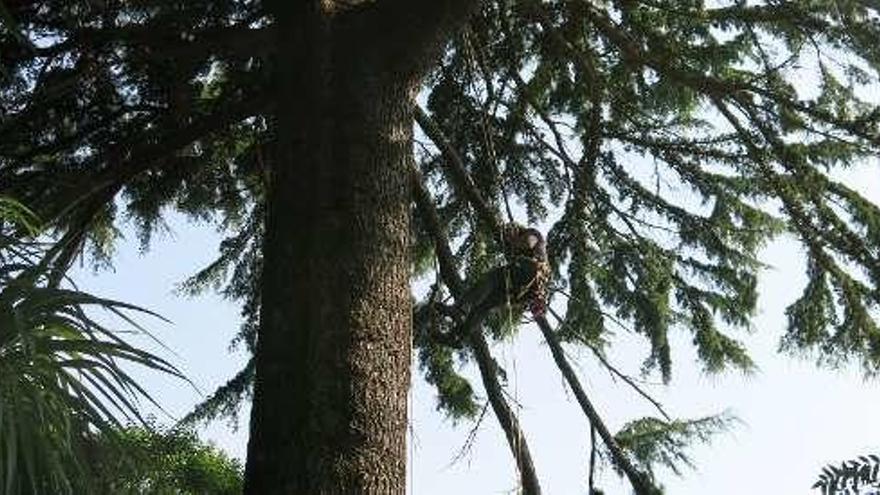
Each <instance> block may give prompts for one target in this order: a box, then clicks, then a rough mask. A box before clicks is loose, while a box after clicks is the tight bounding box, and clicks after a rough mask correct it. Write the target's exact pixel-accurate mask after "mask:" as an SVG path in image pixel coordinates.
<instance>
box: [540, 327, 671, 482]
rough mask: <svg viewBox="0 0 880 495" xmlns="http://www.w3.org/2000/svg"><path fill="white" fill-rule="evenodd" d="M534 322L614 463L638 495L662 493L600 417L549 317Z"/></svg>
mask: <svg viewBox="0 0 880 495" xmlns="http://www.w3.org/2000/svg"><path fill="white" fill-rule="evenodd" d="M535 323H537V324H538V328H540V329H541V333H543V334H544V339H545V340H546V341H547V344H548V345H549V346H550V352H551V353H552V354H553V360H554V361H556V366H557V367H558V368H559V370H560V371H562V375H563V376H564V377H565V381H566V382H568V386H569V387H571V390H572V392H574V396H575V398H576V399H577V401H578V404H580V406H581V409H582V410H583V411H584V414H585V415H586V416H587V418H588V419H589V420H590V425H591V426H592V427H593V428H595V429H596V432H597V433H599V437H601V438H602V441H603V442H604V443H605V446H606V447H608V451H609V452H611V457H612V459H613V460H614V464H615V465H616V466H617V467H618V468H620V470H621V471H623V473H624V474H625V475H626V477H627V478H628V479H629V482H630V484H631V485H632V487H633V489H634V490H635V491H636V494H637V495H659V494H660V493H661V492H660V491H659V490H658V489H657V487H655V486H654V484H653V483H652V482H651V480H650V479H649V478H648V477H647V475H645V474H644V473H642V472H640V471H639V470H638V469H637V468H636V467H635V466H634V465H633V464H632V462H631V461H630V459H629V457H627V455H626V453H624V452H623V449H621V448H620V446H619V445H618V444H617V441H616V440H615V439H614V436H613V435H612V434H611V431H610V430H608V427H607V426H606V425H605V422H604V421H603V420H602V417H601V416H599V413H598V412H597V411H596V408H595V407H594V406H593V403H592V402H590V399H589V398H588V397H587V394H586V392H584V389H583V387H582V386H581V383H580V380H578V377H577V374H576V373H575V372H574V369H573V368H572V367H571V364H569V362H568V360H567V359H566V357H565V352H564V351H563V349H562V344H560V343H559V339H558V338H557V337H556V334H555V333H554V332H553V329H552V328H550V323H548V322H547V319H546V318H545V317H543V316H538V317H535Z"/></svg>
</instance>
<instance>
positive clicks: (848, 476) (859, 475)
mask: <svg viewBox="0 0 880 495" xmlns="http://www.w3.org/2000/svg"><path fill="white" fill-rule="evenodd" d="M812 488H813V489H814V490H819V491H820V492H821V493H822V495H849V494H856V493H862V494H863V495H877V494H878V493H880V457H878V456H877V455H874V454H869V455H866V456H864V455H863V456H859V458H858V459H853V460H849V461H843V462H841V463H840V466H839V467H838V466H836V465H833V464H829V465H827V466H825V467H824V468H822V473H821V474H819V479H818V481H816V483H815V484H813V486H812ZM866 490H867V491H866Z"/></svg>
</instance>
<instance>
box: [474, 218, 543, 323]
mask: <svg viewBox="0 0 880 495" xmlns="http://www.w3.org/2000/svg"><path fill="white" fill-rule="evenodd" d="M503 241H504V250H505V253H504V254H505V256H506V258H507V263H506V264H505V265H503V266H500V267H498V268H495V269H493V270H491V271H489V272H488V273H486V274H485V275H484V276H483V277H482V278H481V279H480V280H478V281H477V282H476V283H475V284H474V285H473V286H471V288H470V289H468V291H467V292H466V293H465V294H464V296H463V297H462V301H461V304H460V305H459V307H460V309H461V311H462V312H463V313H464V314H465V315H470V314H476V315H480V316H483V315H486V314H488V312H489V311H491V310H492V309H494V308H497V307H499V306H502V305H506V304H523V303H524V304H525V305H526V307H527V308H528V310H529V311H530V312H531V313H532V314H533V315H534V316H541V315H543V314H544V312H545V311H546V309H547V282H548V280H549V275H550V266H549V264H548V263H547V248H546V245H545V242H544V237H543V236H542V235H541V233H540V232H539V231H538V230H537V229H534V228H527V227H523V226H521V225H518V224H508V225H506V226H505V227H504V233H503Z"/></svg>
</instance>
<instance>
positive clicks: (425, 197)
mask: <svg viewBox="0 0 880 495" xmlns="http://www.w3.org/2000/svg"><path fill="white" fill-rule="evenodd" d="M411 174H412V188H413V193H414V194H413V196H414V201H415V203H416V207H417V209H418V212H419V214H420V215H421V216H422V218H423V219H424V221H425V224H426V226H427V228H428V231H429V233H430V235H431V237H432V238H433V239H434V251H435V254H436V255H437V261H438V264H439V265H440V276H441V277H442V279H443V282H444V283H445V284H446V286H447V287H449V291H450V292H451V293H452V296H453V298H454V299H456V300H459V298H461V296H462V294H463V293H464V290H465V287H464V282H463V281H462V280H461V278H460V277H459V275H458V269H457V267H456V262H455V256H454V255H453V254H452V250H451V249H450V248H449V240H448V237H447V235H446V232H445V230H444V229H443V225H442V224H441V223H440V217H439V215H438V214H437V209H436V208H435V207H434V202H433V200H432V198H431V193H430V191H428V190H427V188H426V187H425V184H424V180H423V179H422V177H421V174H420V173H419V171H418V170H417V169H416V168H415V167H412V170H411ZM485 316H486V315H485V314H482V315H476V314H472V315H469V317H468V321H466V322H465V325H464V328H465V333H466V335H465V337H466V339H467V345H468V348H469V349H470V350H471V352H472V353H473V355H474V358H475V360H476V362H477V366H478V367H479V370H480V378H481V379H482V381H483V387H484V388H485V389H486V394H487V395H488V398H489V403H490V404H491V405H492V411H493V412H494V413H495V416H496V417H497V418H498V423H499V424H500V425H501V428H502V429H503V430H504V433H505V435H506V436H507V443H508V445H509V447H510V450H511V452H512V453H513V457H514V460H515V461H516V464H517V468H518V470H519V473H520V482H521V483H522V488H523V493H525V494H527V495H538V494H540V493H541V486H540V483H539V481H538V475H537V472H536V471H535V466H534V462H533V461H532V456H531V453H530V451H529V446H528V443H527V442H526V438H525V436H524V434H523V431H522V428H521V426H520V424H519V420H518V419H517V417H516V415H515V414H514V413H513V411H512V410H511V408H510V406H509V405H508V404H507V400H506V399H505V398H504V391H503V388H502V386H501V383H500V382H499V381H498V365H497V364H496V363H495V359H494V358H493V357H492V353H491V352H490V350H489V344H488V343H487V342H486V339H485V337H483V334H482V332H480V326H481V324H482V321H483V318H484V317H485Z"/></svg>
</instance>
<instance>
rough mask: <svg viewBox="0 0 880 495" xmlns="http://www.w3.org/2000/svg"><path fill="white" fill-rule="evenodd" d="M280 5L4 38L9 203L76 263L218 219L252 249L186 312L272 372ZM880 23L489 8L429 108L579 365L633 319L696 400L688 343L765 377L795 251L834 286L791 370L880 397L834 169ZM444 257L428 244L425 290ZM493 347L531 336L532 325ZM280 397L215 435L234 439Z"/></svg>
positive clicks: (874, 126)
mask: <svg viewBox="0 0 880 495" xmlns="http://www.w3.org/2000/svg"><path fill="white" fill-rule="evenodd" d="M267 3H268V2H263V1H239V0H223V1H217V0H210V1H209V0H192V1H187V2H170V3H160V4H154V3H144V2H48V1H35V2H16V3H15V4H12V5H7V9H6V11H7V14H8V15H7V17H10V18H14V19H15V21H16V22H15V24H16V25H17V27H18V29H15V30H10V29H3V30H0V193H14V194H13V195H14V196H15V197H19V198H23V199H24V200H25V201H26V202H27V204H29V205H35V207H36V208H37V209H38V211H37V213H38V214H40V216H41V217H42V218H46V219H51V220H52V222H51V225H52V228H53V229H55V233H56V234H57V235H58V236H59V237H61V239H63V240H64V241H65V242H63V243H62V244H61V245H62V246H63V247H62V248H61V249H59V250H58V251H56V252H54V253H53V259H54V260H55V261H56V266H65V265H66V264H68V263H69V261H70V260H71V259H73V258H74V257H75V255H76V254H77V253H79V252H80V251H81V250H83V249H85V248H91V250H92V252H93V253H95V254H98V255H105V256H106V255H108V253H109V252H110V250H111V249H112V243H113V241H114V239H115V234H116V227H117V226H118V225H119V223H120V221H122V220H123V219H126V218H128V219H132V220H133V221H134V222H135V224H136V225H137V226H138V228H139V229H140V230H139V234H140V238H141V240H142V241H143V243H144V246H145V247H146V246H147V245H148V243H149V240H150V235H151V233H153V232H154V231H155V230H156V229H161V228H162V226H163V222H162V216H163V213H164V212H165V211H166V210H168V209H172V208H173V209H177V210H179V211H183V212H186V213H187V214H188V215H190V216H192V217H193V218H196V219H199V220H209V221H213V222H215V224H216V225H217V227H218V228H219V229H220V230H221V231H223V232H224V233H225V234H226V235H227V240H226V241H224V243H223V244H222V245H221V249H220V253H219V256H218V259H217V261H216V262H215V263H213V264H211V265H210V266H208V267H206V269H205V270H203V271H201V272H199V273H198V274H197V275H196V276H194V277H193V278H192V279H191V280H190V281H189V282H188V283H187V284H185V286H184V287H183V289H184V290H186V291H193V292H197V291H199V290H206V289H213V288H220V290H221V291H222V292H223V293H224V294H225V295H226V296H228V297H229V298H231V299H233V300H236V301H239V302H241V303H242V307H243V315H244V319H245V323H244V325H243V326H242V330H241V333H240V335H239V337H238V338H237V340H236V343H243V344H244V345H246V346H247V347H248V348H250V349H252V348H253V344H254V342H255V339H256V328H257V322H258V319H257V315H258V314H259V308H260V300H259V291H258V290H257V287H258V286H259V277H260V273H261V270H262V266H261V251H260V249H261V246H262V243H263V223H262V222H263V218H264V201H265V198H264V195H265V189H266V185H267V184H268V183H269V182H270V181H271V179H272V165H273V163H272V162H273V153H272V152H271V150H272V147H273V144H274V143H275V142H276V141H277V140H278V139H279V137H278V136H276V127H275V122H276V116H275V114H274V110H273V105H272V103H273V101H274V100H275V99H277V98H278V96H279V95H278V94H277V91H276V88H277V86H276V84H275V83H274V82H273V80H272V77H273V74H275V73H277V72H278V71H277V70H275V69H276V65H277V64H278V63H279V61H281V62H280V63H287V61H289V60H292V59H293V58H291V57H292V55H293V54H289V53H284V54H279V53H276V52H275V47H274V43H273V40H274V38H273V24H274V19H272V17H271V15H270V13H269V10H268V9H267ZM878 13H880V12H878V7H877V4H876V2H871V1H867V0H835V1H831V0H814V1H810V2H793V1H786V2H765V3H754V2H739V1H724V2H703V1H697V0H688V1H679V0H652V1H629V0H611V1H607V2H589V1H583V0H545V1H538V0H523V1H517V2H512V1H509V0H491V1H484V2H481V3H480V8H479V9H478V11H477V12H476V14H475V15H474V16H473V17H472V18H471V19H470V21H469V22H468V25H467V26H465V29H463V30H461V31H460V32H459V34H458V35H457V36H456V37H455V38H454V39H453V40H452V41H451V43H450V44H449V45H448V46H447V47H446V49H445V51H444V52H443V54H442V57H441V58H440V60H439V61H438V63H437V64H436V66H435V67H434V68H433V70H432V72H431V73H430V76H429V77H428V78H427V80H426V81H425V83H424V86H423V87H422V88H421V89H422V92H423V97H424V98H420V101H424V102H426V106H427V111H428V113H429V114H430V115H431V117H432V118H433V119H434V120H435V121H436V122H437V123H438V125H439V127H440V128H441V129H442V130H443V132H444V133H445V134H446V138H447V140H448V142H449V143H450V145H451V146H452V148H454V149H455V150H456V152H457V153H458V155H460V157H461V158H462V161H463V164H464V167H465V169H466V170H465V171H466V172H467V174H468V175H469V177H470V178H471V179H472V181H473V185H474V187H475V188H476V189H477V191H478V192H479V193H480V194H481V195H482V196H483V197H484V198H485V199H486V201H487V202H488V204H489V206H490V207H491V208H493V209H495V210H497V211H508V210H509V211H510V212H511V213H510V214H511V215H512V216H514V217H516V218H512V219H509V220H516V221H519V222H520V223H529V224H541V225H546V226H547V227H548V228H547V230H548V232H549V252H550V256H551V262H552V264H553V270H554V274H555V278H554V280H553V284H552V288H553V290H554V294H555V295H556V296H557V298H558V299H561V298H565V299H566V301H563V303H564V304H562V305H561V306H559V305H557V306H555V307H562V306H565V307H567V311H566V312H565V315H564V316H563V319H564V321H563V323H562V326H561V333H560V337H561V338H563V339H564V340H565V341H567V342H570V343H585V344H588V345H590V346H593V347H595V348H599V347H602V346H608V345H613V344H614V342H615V334H614V332H612V330H611V328H609V327H610V325H609V322H612V321H613V322H615V325H617V326H618V327H625V328H630V329H631V330H632V332H633V333H635V334H636V335H639V336H640V337H642V338H644V339H645V341H646V342H647V344H648V347H649V351H648V353H647V355H646V356H642V357H643V358H644V361H643V362H644V370H645V371H646V372H649V373H657V374H659V376H660V377H661V378H662V379H663V380H665V381H668V380H669V379H670V378H671V370H672V356H673V352H672V349H671V348H670V338H669V333H670V332H674V331H683V332H688V333H689V334H690V335H691V340H692V342H693V344H694V346H695V347H696V349H697V353H698V356H699V357H700V359H701V361H702V363H703V366H704V369H705V370H706V371H707V372H720V371H724V370H728V369H738V370H746V371H747V370H750V369H752V368H753V363H752V361H751V359H750V358H749V356H748V353H747V352H746V349H745V348H744V347H743V345H742V344H741V343H740V342H739V341H738V340H737V338H736V337H737V333H739V332H743V331H747V330H749V328H750V321H751V319H752V316H753V314H754V311H755V307H756V302H757V293H756V287H757V274H758V272H759V270H760V269H761V268H762V267H763V266H762V264H761V263H760V261H759V260H758V255H759V253H760V249H761V248H762V246H764V245H765V244H766V243H767V242H768V241H769V240H771V239H773V238H774V236H777V235H779V234H780V233H782V232H786V233H788V234H790V235H791V236H793V237H794V238H796V239H797V240H798V241H799V242H800V243H801V244H802V245H803V247H804V252H805V255H806V258H807V265H806V271H807V274H808V276H809V283H808V284H807V286H806V288H805V289H804V291H803V292H802V294H801V295H800V297H799V298H797V300H796V301H795V302H794V303H793V304H792V305H791V306H790V307H789V308H788V311H787V315H788V319H789V320H788V321H789V324H788V329H787V333H786V335H785V338H784V340H783V342H782V344H783V348H784V349H786V350H789V351H791V352H797V353H801V352H811V351H812V352H816V353H817V354H818V356H819V360H820V361H821V362H823V363H826V364H831V365H837V364H839V363H841V362H843V361H849V360H858V361H860V362H861V364H862V366H863V368H864V369H865V371H866V372H868V373H877V372H878V371H880V330H878V327H877V320H876V315H877V311H878V309H880V251H878V250H877V246H878V245H880V208H878V206H877V205H874V204H872V203H871V202H869V201H867V200H866V199H865V198H863V197H861V196H860V195H859V194H858V193H856V192H855V191H853V190H852V189H851V188H849V187H847V186H846V185H844V184H841V183H839V182H837V181H836V180H835V179H834V178H833V170H834V169H836V168H840V167H848V166H851V165H853V164H855V163H857V162H860V161H861V160H863V159H865V158H866V157H873V156H876V155H877V152H878V148H880V108H878V107H877V105H876V102H871V101H867V100H866V99H865V98H864V97H863V96H862V95H864V94H866V93H867V92H868V91H866V90H871V89H872V88H875V87H876V85H877V84H878V70H880V44H878V43H877V42H876V40H877V39H878V38H880V27H878V23H877V17H878ZM7 24H8V23H7ZM34 45H36V46H34ZM284 138H285V139H286V138H287V136H284ZM417 162H418V167H419V168H420V170H421V172H422V175H424V176H425V178H426V181H427V184H428V186H429V189H430V190H431V193H432V195H433V197H434V198H435V203H436V204H435V206H436V208H437V211H438V216H439V218H440V222H441V224H442V225H441V226H442V227H443V228H444V229H445V230H446V232H448V234H449V235H450V237H451V239H452V242H453V246H451V247H452V248H453V250H454V255H455V257H456V260H455V261H456V262H458V264H459V266H461V268H462V274H464V275H465V278H466V279H468V280H471V281H473V280H475V278H476V277H478V276H479V275H480V274H482V273H485V272H486V271H487V270H488V269H490V268H492V267H493V266H494V265H495V264H497V263H498V262H499V260H500V249H499V247H498V246H496V245H494V242H493V240H492V239H493V236H492V233H491V232H488V228H487V226H485V225H483V224H482V223H481V222H480V221H478V220H477V217H478V215H475V214H474V208H473V205H471V204H470V203H469V202H468V200H467V198H466V197H465V195H464V194H463V193H462V191H461V190H460V188H457V187H455V180H454V178H453V177H451V175H450V173H449V170H448V164H447V163H446V160H445V159H444V158H443V157H442V156H441V154H440V153H438V150H437V149H436V147H434V146H430V145H427V144H426V145H425V146H423V147H420V148H419V153H418V156H417ZM509 205H512V206H511V207H510V208H509V209H508V206H509ZM519 217H524V218H519ZM427 235H428V234H427V230H426V229H425V228H424V226H422V225H420V224H419V222H418V221H416V222H414V225H413V235H412V237H413V240H412V252H413V271H414V274H416V275H420V276H423V277H427V276H430V272H431V268H432V261H433V254H434V253H433V248H432V246H433V242H432V240H431V239H428V238H427ZM421 302H424V301H416V304H418V303H421ZM417 310H418V308H417ZM426 321H428V320H426ZM489 323H490V324H489V329H488V332H487V333H488V334H489V336H490V337H491V338H492V339H494V340H496V341H498V340H502V339H505V338H509V337H510V335H511V333H513V332H515V331H516V330H517V328H518V326H519V325H518V324H519V314H518V313H516V314H513V312H512V313H511V314H510V315H505V317H499V316H498V315H495V317H494V319H493V320H491V321H490V322H489ZM438 329H439V330H438ZM432 331H443V329H442V328H441V327H440V326H438V325H434V324H425V325H423V326H417V327H416V335H417V339H416V345H417V346H418V353H419V358H420V364H421V368H422V370H423V371H424V373H425V376H426V378H427V379H428V381H429V382H431V383H432V384H434V385H435V386H437V388H438V399H439V400H438V403H439V405H440V407H441V408H443V409H444V410H446V411H447V412H448V413H449V414H450V415H451V416H452V417H454V418H457V417H468V416H471V415H473V414H474V412H475V411H476V410H477V409H478V405H477V403H476V402H475V400H474V396H473V387H472V386H471V385H470V384H469V383H468V382H467V380H466V378H465V377H464V376H463V375H462V374H461V373H460V369H459V367H460V364H462V363H466V362H468V359H469V356H468V355H467V354H466V353H465V352H462V351H460V350H458V349H456V348H454V346H450V345H447V344H443V343H440V342H438V340H437V339H435V338H431V336H430V332H432ZM249 366H250V365H249ZM252 377H253V373H252V372H250V371H248V369H245V370H243V371H242V372H240V373H239V374H238V375H237V376H236V377H234V378H233V379H232V380H231V381H230V382H229V383H228V384H227V385H226V386H224V387H223V388H222V389H220V390H218V392H217V393H216V394H215V395H214V396H212V397H211V399H210V400H209V402H207V403H206V404H205V405H203V407H202V408H200V409H199V412H198V414H196V416H201V417H203V418H208V417H213V416H215V415H217V414H234V413H235V412H236V411H237V410H238V409H237V404H238V402H240V401H241V400H242V399H243V398H246V397H248V395H249V390H250V386H251V380H252ZM671 458H675V457H674V456H672V457H671Z"/></svg>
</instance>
